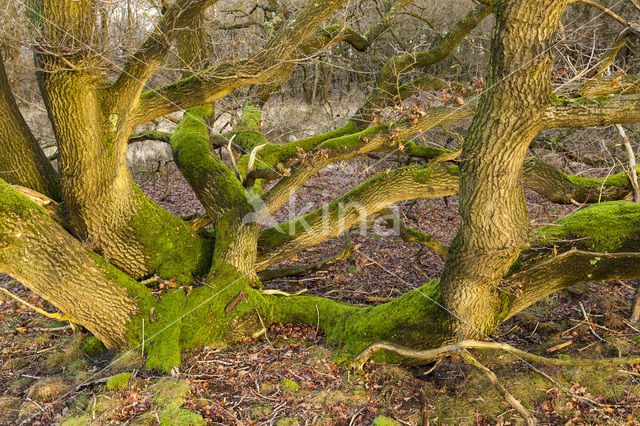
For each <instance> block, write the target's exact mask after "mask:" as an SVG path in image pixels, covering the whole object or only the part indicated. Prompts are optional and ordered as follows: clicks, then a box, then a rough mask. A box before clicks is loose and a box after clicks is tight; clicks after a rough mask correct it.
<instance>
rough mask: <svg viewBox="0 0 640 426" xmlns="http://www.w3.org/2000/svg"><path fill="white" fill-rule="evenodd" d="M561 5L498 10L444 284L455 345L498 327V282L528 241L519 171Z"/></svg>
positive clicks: (540, 108)
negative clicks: (456, 340)
mask: <svg viewBox="0 0 640 426" xmlns="http://www.w3.org/2000/svg"><path fill="white" fill-rule="evenodd" d="M565 5H566V3H565V2H564V1H551V0H545V1H542V2H540V1H532V0H521V1H513V2H498V3H497V5H496V31H495V36H494V39H493V42H492V48H491V56H490V59H489V68H488V76H487V82H486V85H485V87H486V88H485V91H484V93H483V95H482V97H481V100H480V104H479V106H478V110H477V112H476V115H475V117H474V120H473V122H472V124H471V127H470V129H469V132H468V133H467V136H466V139H465V143H464V146H463V151H462V158H461V166H460V175H461V179H460V215H461V219H462V224H461V226H460V228H459V230H458V233H457V235H456V237H455V239H454V241H453V243H452V245H451V247H450V249H449V256H448V257H447V263H446V265H445V270H444V273H443V275H442V279H441V287H442V292H443V300H444V302H445V306H446V307H447V309H449V310H450V312H452V314H453V315H454V316H455V317H456V318H457V319H458V321H457V323H456V324H455V327H454V329H455V332H456V334H457V336H458V337H460V338H462V337H471V336H483V335H484V334H485V333H486V332H487V331H489V330H491V329H493V327H495V325H496V323H497V321H498V319H497V318H496V312H500V303H501V302H500V298H499V297H498V295H497V293H496V291H495V283H496V282H497V280H499V279H500V278H501V277H502V276H503V275H504V274H506V273H507V271H508V269H509V267H510V266H511V265H512V264H513V262H514V261H515V260H516V259H517V257H518V255H519V254H520V251H521V250H522V249H523V248H524V247H525V245H526V242H527V236H528V232H527V228H528V221H529V219H528V214H527V208H526V202H525V199H524V192H523V190H522V186H521V185H520V180H521V176H522V164H523V162H524V159H525V155H526V150H527V148H528V146H529V144H530V142H531V140H532V139H533V138H534V136H535V135H536V134H537V133H538V132H539V131H540V130H541V128H542V126H541V124H540V121H541V118H542V116H543V112H544V110H545V107H546V106H547V105H548V103H549V95H548V94H549V93H550V92H551V86H550V77H549V70H550V65H551V60H550V57H549V55H548V51H547V50H546V49H548V47H549V46H550V44H551V42H552V41H553V36H554V34H555V30H556V27H557V25H558V22H559V19H560V15H561V13H562V10H563V9H564V7H565Z"/></svg>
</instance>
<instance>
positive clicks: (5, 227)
mask: <svg viewBox="0 0 640 426" xmlns="http://www.w3.org/2000/svg"><path fill="white" fill-rule="evenodd" d="M0 271H1V272H3V273H7V274H9V275H11V276H12V277H14V278H16V279H17V280H19V281H20V282H21V283H22V284H24V285H25V286H27V287H28V288H30V289H31V290H33V291H34V292H35V293H36V294H38V295H40V296H42V297H43V298H44V299H46V300H47V301H49V302H50V303H51V304H53V305H54V306H56V307H57V308H58V309H59V310H61V311H62V312H64V313H65V314H67V315H69V316H70V317H72V318H73V319H74V320H75V321H77V322H78V323H79V324H81V325H82V326H84V327H86V328H87V329H88V330H89V331H91V332H92V333H93V334H94V335H95V336H96V337H98V338H99V339H100V340H101V341H102V342H103V343H104V344H105V345H106V346H107V347H108V348H122V347H125V346H126V343H127V327H128V324H129V322H130V321H131V319H132V318H133V317H134V316H135V315H136V313H137V312H138V303H139V302H140V299H141V298H144V297H145V296H146V297H149V296H150V295H149V294H148V292H147V291H146V289H144V287H143V286H141V285H140V284H139V283H137V282H136V281H134V280H133V279H132V278H130V277H128V276H126V275H125V274H123V273H122V272H120V271H118V270H117V269H116V268H115V267H113V266H111V265H110V264H108V263H107V262H105V261H104V259H102V258H101V257H100V256H98V255H96V254H95V253H92V252H91V251H89V250H87V249H86V248H85V247H83V246H82V244H81V243H80V242H79V241H77V240H76V239H74V238H73V237H71V236H70V235H69V234H68V233H67V232H66V231H65V230H64V229H63V228H62V227H61V226H60V224H58V223H56V222H55V221H54V220H53V219H51V217H49V215H48V214H47V213H46V212H45V211H44V210H43V209H42V208H41V207H39V206H38V205H36V204H35V203H33V202H32V201H30V200H29V199H28V198H27V197H26V196H24V195H23V194H21V193H20V192H19V191H18V190H16V189H15V188H12V187H11V186H10V185H8V184H6V183H5V182H4V181H2V180H0Z"/></svg>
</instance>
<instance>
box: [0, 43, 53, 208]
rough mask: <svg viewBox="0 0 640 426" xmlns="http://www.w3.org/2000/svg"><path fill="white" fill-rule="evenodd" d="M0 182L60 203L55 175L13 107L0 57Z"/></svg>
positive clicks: (11, 95)
mask: <svg viewBox="0 0 640 426" xmlns="http://www.w3.org/2000/svg"><path fill="white" fill-rule="evenodd" d="M0 159H1V160H2V161H1V164H0V178H2V179H4V180H5V181H7V182H9V183H12V184H15V185H21V186H26V187H27V188H31V189H33V190H35V191H38V192H40V193H42V194H45V195H47V196H48V197H50V198H53V199H55V200H58V201H59V200H60V198H61V195H60V185H59V182H58V175H57V173H56V171H55V170H54V169H53V166H52V165H51V163H50V162H49V160H48V159H47V157H46V155H44V152H42V149H41V148H40V145H39V144H38V141H37V140H36V138H35V137H34V136H33V133H31V130H30V129H29V126H28V125H27V123H26V122H25V121H24V118H23V117H22V114H20V110H19V109H18V105H17V104H16V101H15V98H14V97H13V93H11V87H9V80H8V79H7V73H6V71H5V67H4V61H3V59H2V55H0Z"/></svg>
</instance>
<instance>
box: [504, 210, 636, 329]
mask: <svg viewBox="0 0 640 426" xmlns="http://www.w3.org/2000/svg"><path fill="white" fill-rule="evenodd" d="M532 238H533V245H532V247H531V248H530V249H528V250H526V251H524V252H523V253H522V254H521V255H520V259H519V260H518V262H517V264H516V265H515V266H514V267H513V268H512V269H513V270H514V271H516V272H515V273H514V274H513V275H511V276H509V277H508V278H507V279H506V280H505V282H504V283H503V284H502V285H501V288H503V289H504V290H505V292H504V297H505V298H506V299H505V301H506V302H508V303H507V305H508V306H509V308H508V316H512V315H515V314H516V313H518V312H520V311H521V310H523V309H525V308H526V307H527V306H529V305H531V304H532V303H535V301H537V300H540V299H541V298H542V297H545V296H547V295H549V294H551V293H553V292H556V291H558V290H560V289H562V288H565V287H569V286H572V285H575V284H578V283H580V282H583V281H600V280H603V281H604V280H613V279H635V278H638V277H640V205H638V204H637V203H632V202H629V201H611V202H606V203H600V204H594V205H592V206H589V207H587V208H585V209H581V210H578V211H576V212H574V213H572V214H571V215H569V216H567V217H565V218H564V219H562V220H560V221H559V222H557V223H556V224H554V225H550V226H545V227H542V228H539V229H537V230H535V231H534V233H533V235H532Z"/></svg>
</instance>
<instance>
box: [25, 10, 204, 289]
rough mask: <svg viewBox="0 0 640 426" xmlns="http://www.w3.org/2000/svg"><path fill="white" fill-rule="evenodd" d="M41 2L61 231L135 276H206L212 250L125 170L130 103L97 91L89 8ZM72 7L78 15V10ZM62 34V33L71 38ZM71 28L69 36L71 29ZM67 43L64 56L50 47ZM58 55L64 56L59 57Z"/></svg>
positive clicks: (42, 49) (98, 77)
mask: <svg viewBox="0 0 640 426" xmlns="http://www.w3.org/2000/svg"><path fill="white" fill-rule="evenodd" d="M58 3H59V2H56V1H53V0H51V1H45V2H44V9H43V10H44V16H46V17H47V20H46V22H45V24H44V26H43V41H42V43H41V45H40V46H39V47H38V48H37V49H38V50H37V57H38V62H39V64H40V66H41V67H42V70H43V72H42V73H41V79H40V80H41V83H42V84H41V90H42V91H43V96H44V98H45V99H46V104H47V110H48V114H49V119H50V121H51V124H52V126H53V129H54V132H55V135H56V140H57V142H58V147H59V151H58V152H59V170H60V183H61V188H62V198H63V200H64V208H65V212H64V213H65V225H66V226H67V227H68V228H69V229H70V230H71V231H72V232H73V233H74V234H75V235H76V236H77V237H79V238H80V239H81V240H82V241H84V242H85V243H86V244H87V245H88V246H89V247H91V248H92V249H94V250H96V251H97V252H99V253H100V254H101V255H103V256H104V257H105V258H106V259H108V261H109V262H111V263H113V264H114V265H116V266H117V267H119V268H120V269H122V270H124V271H125V272H127V273H128V274H130V275H131V276H133V277H135V278H140V277H143V276H147V275H152V274H154V273H157V274H159V275H161V276H163V277H166V278H171V277H177V278H178V280H179V281H182V282H188V281H190V280H191V277H192V274H201V273H203V272H204V271H206V269H207V267H208V265H209V262H210V257H209V256H210V250H211V248H210V245H209V243H208V242H207V241H205V240H204V239H202V238H201V237H199V236H198V235H197V234H196V233H195V231H193V230H192V229H191V228H190V227H189V226H188V224H186V223H185V222H183V221H182V220H180V219H178V218H175V217H174V216H172V215H171V214H169V213H168V212H166V211H165V210H163V209H161V208H160V207H158V206H157V205H155V204H154V203H152V202H151V201H149V200H148V199H147V198H146V197H145V196H144V195H143V194H142V192H141V191H140V190H139V189H138V188H137V186H136V185H135V183H134V182H133V179H132V177H131V174H130V173H129V170H128V169H127V166H126V150H127V146H128V138H129V135H130V134H131V130H132V129H133V125H134V124H133V122H132V118H133V117H132V114H131V109H132V108H133V106H134V104H135V101H134V100H131V99H125V98H118V97H114V96H112V94H111V93H108V92H105V91H104V90H102V87H103V85H104V83H103V81H102V80H101V72H100V68H99V65H100V64H98V63H96V60H95V55H94V53H93V51H92V50H94V49H95V48H96V47H95V46H94V43H95V42H96V41H95V40H94V38H95V37H98V36H97V35H96V32H95V31H93V30H92V29H95V24H96V17H95V16H94V15H95V7H94V6H95V5H94V4H90V3H86V4H85V3H82V4H80V5H74V4H71V3H66V4H65V5H66V6H65V7H60V5H59V4H58ZM76 8H77V10H76ZM60 28H67V29H69V32H66V30H65V31H63V32H62V34H61V30H60ZM72 30H73V31H72ZM65 36H66V37H70V36H72V37H73V40H74V43H71V44H70V45H69V46H68V48H69V49H71V51H70V52H69V53H68V54H64V53H60V54H53V53H52V52H51V51H50V50H51V49H50V46H51V45H55V43H60V42H61V40H65V39H64V37H65ZM63 52H64V51H63Z"/></svg>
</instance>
